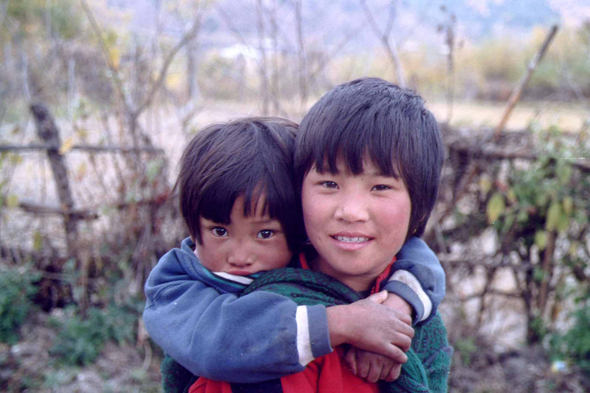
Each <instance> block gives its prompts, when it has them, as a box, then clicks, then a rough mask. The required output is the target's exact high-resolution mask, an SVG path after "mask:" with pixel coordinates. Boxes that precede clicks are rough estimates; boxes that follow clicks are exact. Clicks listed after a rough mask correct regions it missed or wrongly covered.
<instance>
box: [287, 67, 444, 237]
mask: <svg viewBox="0 0 590 393" xmlns="http://www.w3.org/2000/svg"><path fill="white" fill-rule="evenodd" d="M341 157H342V158H344V161H345V164H346V168H347V170H348V171H349V172H350V173H351V174H354V175H358V174H361V173H362V172H363V160H364V159H365V158H370V159H371V160H372V162H373V164H374V165H375V166H376V167H377V168H379V170H380V171H381V173H382V174H383V175H385V176H393V177H395V178H399V177H401V178H402V180H403V181H404V184H405V185H406V187H407V189H408V193H409V195H410V200H411V203H412V212H411V216H410V225H409V228H408V235H407V238H409V237H410V236H421V235H422V234H423V233H424V229H425V227H426V222H427V221H428V217H429V216H430V213H431V211H432V209H433V208H434V204H435V202H436V198H437V196H438V187H439V183H440V176H441V171H442V166H443V162H444V147H443V142H442V137H441V134H440V131H439V128H438V124H437V122H436V120H435V118H434V116H433V115H432V113H430V111H428V110H427V109H426V108H425V107H424V101H423V100H422V98H421V97H420V96H419V95H417V94H416V93H414V92H413V91H411V90H408V89H403V88H400V87H398V86H396V85H394V84H391V83H389V82H386V81H384V80H382V79H378V78H363V79H357V80H354V81H351V82H348V83H345V84H342V85H339V86H337V87H335V88H334V89H332V90H331V91H329V92H328V93H327V94H326V95H324V96H323V97H322V98H321V99H320V100H319V101H318V102H317V103H316V104H315V105H314V106H313V107H312V108H311V110H310V111H309V112H308V113H307V115H306V116H305V117H304V118H303V120H302V122H301V125H300V126H299V132H298V136H297V141H296V148H295V173H296V175H297V182H298V185H299V187H301V184H302V182H303V178H304V177H305V175H307V173H308V172H309V171H310V169H311V168H312V167H313V166H314V165H315V166H316V168H317V169H318V171H319V172H320V173H323V172H324V171H329V172H331V173H333V174H336V173H337V168H336V163H337V159H339V158H341Z"/></svg>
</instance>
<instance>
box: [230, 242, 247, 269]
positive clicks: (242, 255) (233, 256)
mask: <svg viewBox="0 0 590 393" xmlns="http://www.w3.org/2000/svg"><path fill="white" fill-rule="evenodd" d="M227 262H228V263H229V264H230V265H233V266H235V267H246V266H249V265H251V264H252V263H254V259H253V258H252V254H251V253H249V252H248V250H246V249H244V248H243V247H238V249H236V250H232V252H230V254H229V256H228V259H227Z"/></svg>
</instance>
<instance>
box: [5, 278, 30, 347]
mask: <svg viewBox="0 0 590 393" xmlns="http://www.w3.org/2000/svg"><path fill="white" fill-rule="evenodd" d="M38 280H39V275H37V274H31V273H30V272H29V270H28V269H26V268H25V267H21V268H19V269H14V268H12V269H11V268H2V267H0V341H1V342H5V343H9V344H12V343H15V342H16V341H17V340H18V329H19V327H20V326H21V325H22V324H23V322H24V321H25V319H26V318H27V315H28V313H29V311H30V310H31V308H32V307H33V302H32V300H31V297H32V296H33V295H34V294H35V293H36V292H37V287H36V286H35V282H36V281H38Z"/></svg>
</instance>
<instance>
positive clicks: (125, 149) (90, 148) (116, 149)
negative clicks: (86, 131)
mask: <svg viewBox="0 0 590 393" xmlns="http://www.w3.org/2000/svg"><path fill="white" fill-rule="evenodd" d="M53 148H54V147H53V146H51V145H41V144H30V145H20V146H19V145H0V151H27V150H51V149H53ZM72 150H80V151H87V152H92V153H121V154H126V153H141V152H144V153H150V154H164V150H163V149H160V148H156V147H151V146H145V147H129V146H94V145H74V146H72Z"/></svg>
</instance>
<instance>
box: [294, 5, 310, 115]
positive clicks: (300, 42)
mask: <svg viewBox="0 0 590 393" xmlns="http://www.w3.org/2000/svg"><path fill="white" fill-rule="evenodd" d="M293 5H294V8H295V28H296V30H297V64H298V65H299V69H298V70H297V71H298V72H297V75H299V97H300V109H301V110H302V111H303V110H305V106H306V104H307V96H308V80H307V59H306V52H305V40H304V37H303V18H302V16H301V0H295V1H294V4H293Z"/></svg>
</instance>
